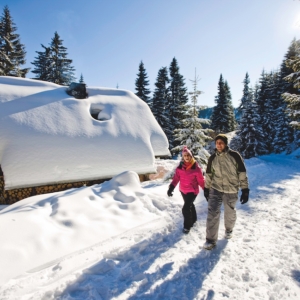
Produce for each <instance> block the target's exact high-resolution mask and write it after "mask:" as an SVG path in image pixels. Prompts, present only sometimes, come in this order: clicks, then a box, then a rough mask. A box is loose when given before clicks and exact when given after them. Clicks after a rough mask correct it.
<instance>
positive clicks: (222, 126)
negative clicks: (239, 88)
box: [211, 74, 234, 133]
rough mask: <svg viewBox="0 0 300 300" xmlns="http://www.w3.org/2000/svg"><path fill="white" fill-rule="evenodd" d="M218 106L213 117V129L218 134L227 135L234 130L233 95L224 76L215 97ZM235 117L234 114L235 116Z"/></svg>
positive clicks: (220, 80) (214, 109) (221, 77)
mask: <svg viewBox="0 0 300 300" xmlns="http://www.w3.org/2000/svg"><path fill="white" fill-rule="evenodd" d="M215 102H216V104H217V105H216V106H214V108H213V112H212V115H211V128H212V129H213V130H214V131H215V132H216V133H227V132H230V131H232V130H234V129H232V127H233V121H232V116H231V113H233V111H232V110H233V107H232V104H231V95H230V90H229V87H228V84H227V83H225V82H224V79H223V76H222V74H221V75H220V79H219V83H218V95H217V96H216V97H215ZM233 115H234V114H233Z"/></svg>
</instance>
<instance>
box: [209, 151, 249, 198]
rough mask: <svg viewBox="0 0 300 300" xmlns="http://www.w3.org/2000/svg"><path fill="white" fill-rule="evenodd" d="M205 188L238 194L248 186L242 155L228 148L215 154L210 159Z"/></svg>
mask: <svg viewBox="0 0 300 300" xmlns="http://www.w3.org/2000/svg"><path fill="white" fill-rule="evenodd" d="M205 187H206V188H213V189H216V190H217V191H219V192H223V193H229V194H232V193H237V192H238V191H239V188H241V189H245V188H249V186H248V177H247V173H246V167H245V163H244V161H243V159H242V157H241V155H240V154H239V153H238V152H236V151H233V150H231V149H230V148H228V147H226V149H225V151H224V152H221V153H219V152H218V151H217V150H216V149H215V153H214V154H212V155H211V156H210V158H209V159H208V164H207V168H206V175H205Z"/></svg>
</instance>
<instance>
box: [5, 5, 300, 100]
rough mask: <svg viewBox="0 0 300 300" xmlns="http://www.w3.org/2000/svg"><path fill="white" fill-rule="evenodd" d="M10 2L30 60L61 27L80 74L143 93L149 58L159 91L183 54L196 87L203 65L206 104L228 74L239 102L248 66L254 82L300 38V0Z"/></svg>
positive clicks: (277, 63) (89, 82)
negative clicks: (160, 76) (141, 73)
mask: <svg viewBox="0 0 300 300" xmlns="http://www.w3.org/2000/svg"><path fill="white" fill-rule="evenodd" d="M4 5H8V7H9V9H10V12H11V15H12V17H13V20H14V22H15V24H16V26H17V28H18V30H17V33H19V34H20V37H21V42H22V43H23V44H25V47H26V51H27V64H26V66H28V67H31V68H33V65H32V64H31V62H32V61H33V60H34V57H35V56H36V52H35V51H41V50H42V47H41V44H44V45H45V46H47V45H48V44H49V43H50V42H51V39H52V38H53V36H54V32H55V31H57V32H58V34H59V35H60V37H61V38H62V39H63V40H64V46H65V47H67V49H68V53H69V58H71V59H73V66H74V67H75V69H76V76H77V78H79V77H80V74H81V73H82V74H83V77H84V79H85V82H86V83H87V85H88V86H103V87H112V88H115V87H116V86H117V84H118V86H119V88H120V89H127V90H131V91H133V92H135V79H136V77H137V76H136V74H137V73H138V66H139V63H140V61H141V60H142V61H143V62H144V65H145V68H146V71H147V74H148V77H149V81H150V89H151V90H153V89H154V83H155V81H156V77H157V73H158V70H159V69H160V68H161V67H164V66H167V67H169V65H170V63H171V60H172V59H173V57H176V59H177V60H178V63H179V67H180V73H181V74H182V75H183V76H184V78H185V82H186V86H187V88H188V90H189V91H191V90H192V84H191V82H190V79H193V78H194V74H195V68H196V69H197V74H198V75H199V78H200V79H201V80H200V82H199V86H198V87H199V89H200V90H201V91H203V92H204V94H202V95H201V96H200V97H199V101H198V104H201V105H208V106H214V97H215V96H216V95H217V86H218V80H219V77H220V74H221V73H222V74H223V77H224V78H225V79H226V80H227V81H228V84H229V86H230V88H231V93H232V101H233V105H234V106H237V105H238V104H239V101H240V98H241V96H242V90H243V84H242V81H243V79H244V77H245V73H246V72H248V73H249V75H250V80H251V84H253V85H254V84H255V82H256V81H257V80H258V79H259V76H260V74H261V72H262V70H263V69H265V70H266V71H268V72H269V71H272V70H275V69H277V68H278V67H279V66H280V64H281V62H282V60H283V56H284V54H285V53H286V51H287V49H288V46H289V45H290V42H291V41H292V39H293V38H294V37H296V38H297V39H299V38H300V34H299V33H300V1H299V0H251V1H249V0H151V1H150V0H147V1H146V0H105V1H104V0H86V1H80V0H63V1H62V0H51V1H41V0H26V1H25V0H0V10H1V14H2V11H3V7H4ZM27 77H28V78H31V77H33V74H32V73H29V74H28V75H27Z"/></svg>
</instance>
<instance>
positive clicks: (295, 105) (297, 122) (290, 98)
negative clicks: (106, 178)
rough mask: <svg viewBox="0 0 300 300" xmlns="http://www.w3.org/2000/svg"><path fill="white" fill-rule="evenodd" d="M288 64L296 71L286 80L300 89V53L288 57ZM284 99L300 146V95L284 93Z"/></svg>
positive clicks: (297, 144) (296, 140) (297, 143)
mask: <svg viewBox="0 0 300 300" xmlns="http://www.w3.org/2000/svg"><path fill="white" fill-rule="evenodd" d="M286 64H287V66H288V67H290V68H292V69H293V71H294V73H292V74H290V75H288V76H287V77H285V78H286V80H287V81H288V82H292V83H293V84H294V88H296V89H298V90H299V89H300V79H299V74H300V54H297V55H296V56H295V57H294V58H292V59H288V60H287V62H286ZM282 96H283V98H284V100H285V101H286V102H287V110H286V112H287V114H288V116H289V117H290V118H291V120H292V121H291V123H290V125H291V126H292V127H294V128H295V130H296V131H295V142H296V146H297V147H300V113H299V111H300V95H299V94H298V93H297V94H292V93H284V94H283V95H282Z"/></svg>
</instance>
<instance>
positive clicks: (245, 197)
mask: <svg viewBox="0 0 300 300" xmlns="http://www.w3.org/2000/svg"><path fill="white" fill-rule="evenodd" d="M248 200H249V189H242V195H241V199H240V201H241V203H242V204H245V203H247V202H248Z"/></svg>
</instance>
